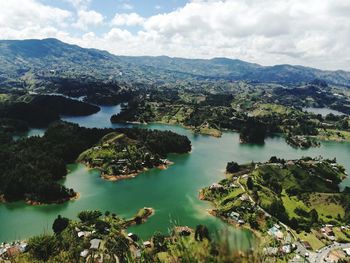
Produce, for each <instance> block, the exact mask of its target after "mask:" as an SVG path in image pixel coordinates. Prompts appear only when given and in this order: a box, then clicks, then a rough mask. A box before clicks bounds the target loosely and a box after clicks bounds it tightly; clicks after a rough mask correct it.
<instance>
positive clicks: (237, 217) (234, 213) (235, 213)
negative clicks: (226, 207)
mask: <svg viewBox="0 0 350 263" xmlns="http://www.w3.org/2000/svg"><path fill="white" fill-rule="evenodd" d="M230 217H231V218H232V219H233V220H236V221H238V220H239V218H240V214H238V213H237V212H231V213H230Z"/></svg>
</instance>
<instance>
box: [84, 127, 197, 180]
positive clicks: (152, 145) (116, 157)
mask: <svg viewBox="0 0 350 263" xmlns="http://www.w3.org/2000/svg"><path fill="white" fill-rule="evenodd" d="M127 134H128V135H129V136H131V137H128V135H126V134H124V133H119V132H113V133H109V134H107V135H105V136H104V137H103V138H102V139H101V140H100V141H99V143H98V144H96V145H94V146H93V147H92V148H90V149H88V150H86V151H84V152H83V153H81V154H80V155H79V157H78V159H77V161H78V162H83V163H84V164H86V165H87V166H88V167H91V168H98V169H99V170H101V177H102V178H104V179H106V180H110V181H118V180H122V179H128V178H133V177H135V176H136V175H138V174H139V173H140V172H142V171H145V170H146V169H150V168H154V167H158V168H160V169H166V167H167V165H169V164H171V162H170V161H169V160H167V159H165V158H166V155H167V154H168V153H187V152H189V151H190V150H191V142H190V141H189V140H188V138H187V137H185V136H180V135H177V134H174V133H172V132H170V131H168V132H166V131H163V132H159V131H151V132H150V131H146V130H138V131H137V132H130V131H127Z"/></svg>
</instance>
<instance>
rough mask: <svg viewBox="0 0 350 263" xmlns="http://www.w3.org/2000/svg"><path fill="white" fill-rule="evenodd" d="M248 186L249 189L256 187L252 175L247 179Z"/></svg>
mask: <svg viewBox="0 0 350 263" xmlns="http://www.w3.org/2000/svg"><path fill="white" fill-rule="evenodd" d="M247 187H248V189H249V190H252V189H253V187H254V182H253V179H252V178H251V177H248V179H247Z"/></svg>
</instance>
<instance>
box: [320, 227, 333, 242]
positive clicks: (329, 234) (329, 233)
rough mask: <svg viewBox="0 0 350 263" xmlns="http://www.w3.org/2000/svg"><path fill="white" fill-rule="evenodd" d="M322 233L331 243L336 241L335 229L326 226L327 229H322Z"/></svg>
mask: <svg viewBox="0 0 350 263" xmlns="http://www.w3.org/2000/svg"><path fill="white" fill-rule="evenodd" d="M321 231H322V233H323V235H324V236H325V237H326V238H327V239H329V240H331V241H334V240H335V235H334V232H333V228H332V227H331V226H325V227H323V228H321Z"/></svg>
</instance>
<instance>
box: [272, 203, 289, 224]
mask: <svg viewBox="0 0 350 263" xmlns="http://www.w3.org/2000/svg"><path fill="white" fill-rule="evenodd" d="M268 211H269V213H270V214H271V215H273V216H274V217H277V218H278V219H279V220H281V221H282V222H284V223H286V222H288V214H287V212H286V209H285V207H284V206H283V203H282V201H281V200H278V199H275V200H274V201H273V202H272V203H271V205H270V207H269V208H268Z"/></svg>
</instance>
